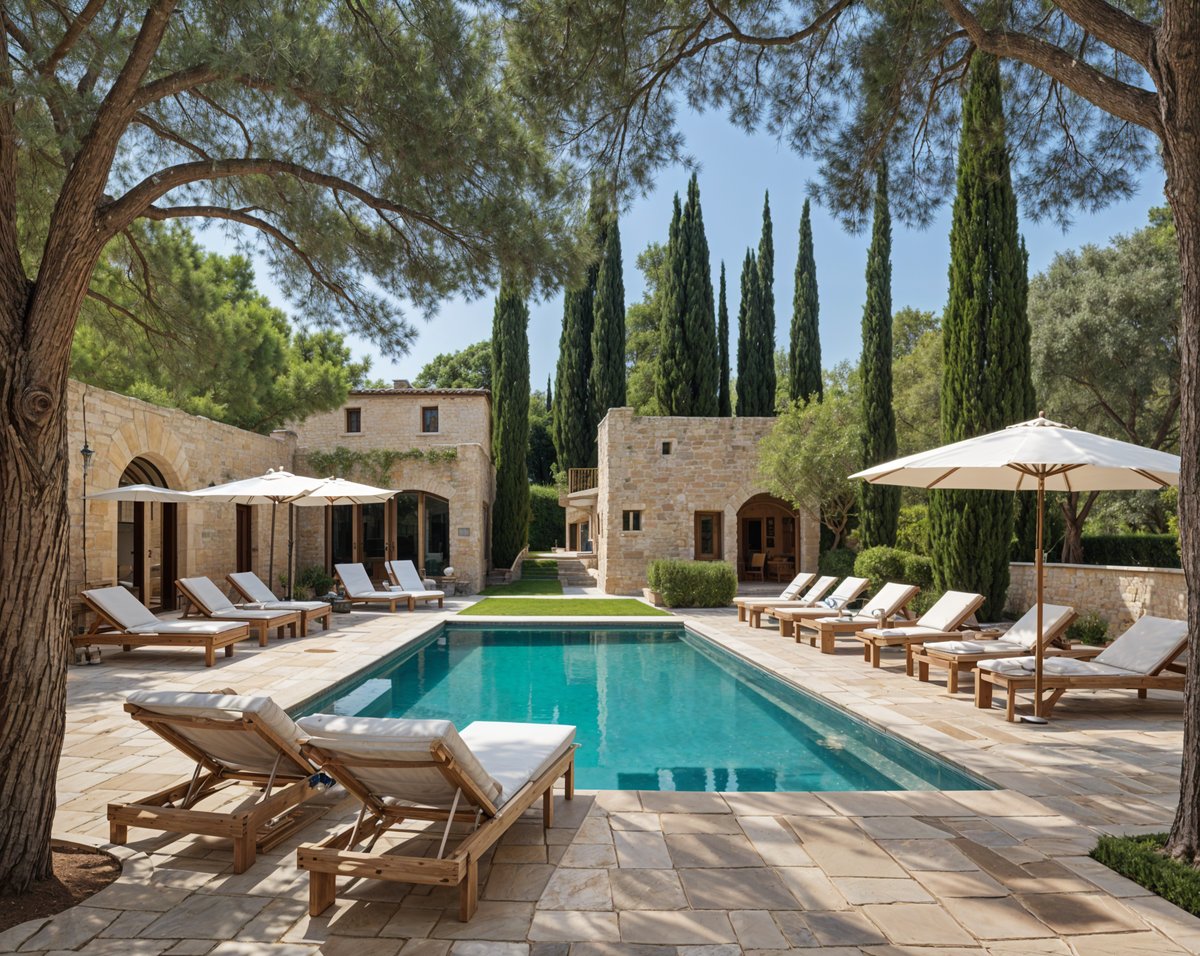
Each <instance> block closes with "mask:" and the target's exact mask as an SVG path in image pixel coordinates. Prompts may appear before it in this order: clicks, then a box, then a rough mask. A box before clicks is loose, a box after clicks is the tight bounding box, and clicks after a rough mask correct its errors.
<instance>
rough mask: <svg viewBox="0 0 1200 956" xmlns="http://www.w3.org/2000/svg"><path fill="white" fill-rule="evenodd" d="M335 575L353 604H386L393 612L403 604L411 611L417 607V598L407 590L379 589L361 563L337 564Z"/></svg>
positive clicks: (334, 570)
mask: <svg viewBox="0 0 1200 956" xmlns="http://www.w3.org/2000/svg"><path fill="white" fill-rule="evenodd" d="M333 573H334V576H335V577H336V578H337V579H338V581H340V582H341V585H342V590H343V591H344V592H345V594H346V600H347V601H349V602H350V603H351V604H386V605H387V609H388V610H389V611H391V612H393V613H395V611H396V605H398V604H403V605H404V606H405V607H407V608H408V609H409V610H410V611H415V610H416V609H417V602H416V599H415V598H414V597H413V596H412V595H411V594H409V593H408V592H407V591H379V590H377V589H376V588H375V586H374V585H373V584H371V578H370V575H368V574H367V569H366V568H364V567H363V566H362V565H361V564H335V565H334V566H333Z"/></svg>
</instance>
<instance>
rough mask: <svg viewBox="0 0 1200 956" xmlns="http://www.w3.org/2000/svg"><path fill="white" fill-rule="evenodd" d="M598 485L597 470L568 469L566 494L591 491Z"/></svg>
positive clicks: (598, 473)
mask: <svg viewBox="0 0 1200 956" xmlns="http://www.w3.org/2000/svg"><path fill="white" fill-rule="evenodd" d="M599 483H600V469H599V468H568V469H567V494H569V495H573V494H575V492H577V491H591V490H592V489H593V488H595V487H596V486H597V485H598V484H599Z"/></svg>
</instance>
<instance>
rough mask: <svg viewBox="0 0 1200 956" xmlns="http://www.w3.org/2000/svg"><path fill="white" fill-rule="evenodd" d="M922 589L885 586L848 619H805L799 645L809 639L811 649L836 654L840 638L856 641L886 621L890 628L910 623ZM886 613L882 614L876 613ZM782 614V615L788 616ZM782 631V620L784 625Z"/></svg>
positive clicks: (798, 627)
mask: <svg viewBox="0 0 1200 956" xmlns="http://www.w3.org/2000/svg"><path fill="white" fill-rule="evenodd" d="M920 590H921V589H920V588H919V587H917V586H916V585H915V584H885V585H884V586H883V587H881V588H880V589H879V592H878V593H877V594H876V595H875V596H874V597H873V598H871V600H870V601H868V602H867V604H866V606H864V607H863V609H862V610H861V611H859V612H857V613H856V614H853V615H850V616H848V617H818V618H802V619H800V620H797V621H795V622H794V625H795V628H796V631H795V638H796V643H797V644H799V643H800V641H801V640H802V639H803V638H805V637H807V638H808V643H809V645H810V646H813V647H815V646H816V645H817V644H818V643H820V646H821V653H822V654H832V653H833V652H834V649H835V647H836V641H837V638H839V637H853V636H854V635H856V634H858V632H859V631H862V630H865V629H866V628H868V627H876V626H878V625H879V624H880V622H881V621H882V623H883V626H884V627H890V626H891V624H892V622H893V621H895V620H896V618H897V617H903V618H904V619H905V620H908V619H909V615H908V612H907V608H908V605H909V603H910V602H911V601H912V599H913V598H915V597H916V596H917V592H918V591H920ZM878 611H882V614H879V613H876V612H878ZM788 613H789V612H788V611H784V610H781V611H779V614H781V615H782V614H788ZM780 626H781V627H782V619H781V622H780Z"/></svg>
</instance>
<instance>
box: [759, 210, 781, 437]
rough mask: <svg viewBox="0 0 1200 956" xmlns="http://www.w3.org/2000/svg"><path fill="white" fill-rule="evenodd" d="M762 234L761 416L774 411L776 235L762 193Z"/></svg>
mask: <svg viewBox="0 0 1200 956" xmlns="http://www.w3.org/2000/svg"><path fill="white" fill-rule="evenodd" d="M762 218H763V222H762V236H761V237H760V238H759V240H758V311H757V314H756V316H755V318H756V319H757V320H758V321H757V323H756V329H757V332H756V336H755V338H756V341H757V344H758V349H759V352H760V361H762V368H763V377H762V381H761V382H760V383H759V386H758V394H759V402H758V414H759V415H774V414H775V388H776V384H777V382H776V377H775V236H774V228H773V226H772V225H771V196H770V194H769V193H764V194H763V213H762Z"/></svg>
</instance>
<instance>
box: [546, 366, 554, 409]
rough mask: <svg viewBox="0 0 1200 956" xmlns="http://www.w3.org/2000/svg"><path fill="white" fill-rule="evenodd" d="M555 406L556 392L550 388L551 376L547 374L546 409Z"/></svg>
mask: <svg viewBox="0 0 1200 956" xmlns="http://www.w3.org/2000/svg"><path fill="white" fill-rule="evenodd" d="M553 408H554V392H553V390H552V389H551V388H550V376H549V375H547V376H546V411H551V410H552V409H553Z"/></svg>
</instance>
